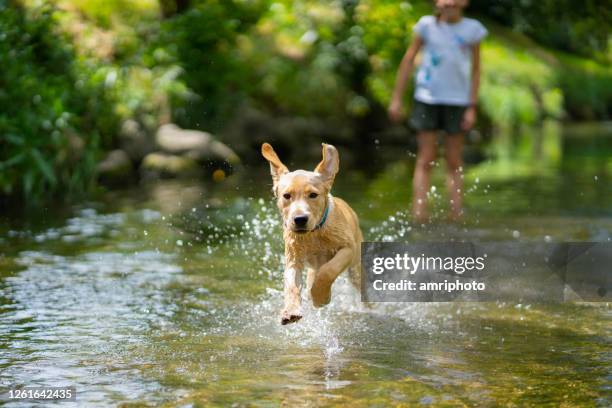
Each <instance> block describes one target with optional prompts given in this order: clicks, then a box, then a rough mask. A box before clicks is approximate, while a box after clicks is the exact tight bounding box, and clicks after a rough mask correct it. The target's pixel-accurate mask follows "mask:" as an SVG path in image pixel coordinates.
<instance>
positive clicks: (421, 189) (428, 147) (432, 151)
mask: <svg viewBox="0 0 612 408" xmlns="http://www.w3.org/2000/svg"><path fill="white" fill-rule="evenodd" d="M417 138H418V141H419V151H418V153H417V160H416V165H415V168H414V178H413V180H412V218H413V219H414V221H416V222H426V221H427V219H428V218H429V214H428V212H427V192H428V191H429V176H430V174H431V168H432V165H433V161H434V160H435V159H436V132H435V131H426V132H419V134H418V135H417Z"/></svg>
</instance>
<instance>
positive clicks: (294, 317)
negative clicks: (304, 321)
mask: <svg viewBox="0 0 612 408" xmlns="http://www.w3.org/2000/svg"><path fill="white" fill-rule="evenodd" d="M301 318H302V310H301V309H300V308H299V307H297V308H285V309H283V311H282V312H281V324H282V325H283V326H284V325H286V324H289V323H295V322H297V321H298V320H300V319H301Z"/></svg>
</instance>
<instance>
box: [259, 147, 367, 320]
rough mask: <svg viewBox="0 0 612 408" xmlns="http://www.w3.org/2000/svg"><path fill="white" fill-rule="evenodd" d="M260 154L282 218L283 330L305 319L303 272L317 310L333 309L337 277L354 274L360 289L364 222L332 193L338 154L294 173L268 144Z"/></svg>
mask: <svg viewBox="0 0 612 408" xmlns="http://www.w3.org/2000/svg"><path fill="white" fill-rule="evenodd" d="M261 154H262V155H263V157H264V158H265V159H266V160H268V162H269V163H270V173H271V174H272V183H273V185H272V190H273V192H274V195H275V197H276V198H277V205H278V208H279V209H280V212H281V214H282V218H283V239H284V241H285V274H284V297H285V303H284V308H283V310H282V312H281V316H280V317H281V324H283V325H285V324H289V323H293V322H297V321H298V320H300V319H301V318H302V305H301V296H300V292H301V289H302V272H303V271H304V270H306V271H307V272H308V273H307V278H306V287H307V289H308V290H310V295H311V298H312V303H313V305H314V306H315V307H321V306H324V305H326V304H328V303H329V302H330V300H331V287H332V284H333V283H334V281H335V280H336V278H337V277H338V275H340V274H341V273H342V272H343V271H345V270H347V269H348V270H349V274H350V279H351V282H352V283H353V285H354V286H355V287H359V285H360V273H361V242H362V241H363V236H362V234H361V230H360V229H359V220H358V218H357V215H356V214H355V212H354V211H353V210H352V209H351V207H349V205H348V204H347V203H346V202H345V201H343V200H341V199H339V198H337V197H332V195H331V193H330V191H331V188H332V185H333V183H334V178H335V177H336V173H338V169H339V158H338V151H337V150H336V148H335V147H334V146H332V145H328V144H325V143H324V144H323V159H322V160H321V162H320V163H319V164H318V166H317V167H316V168H315V169H314V171H306V170H295V171H291V172H290V171H289V169H287V166H285V165H284V164H283V163H282V162H281V161H280V159H279V158H278V155H277V154H276V152H275V151H274V149H273V148H272V146H270V145H269V144H268V143H264V144H263V145H262V146H261Z"/></svg>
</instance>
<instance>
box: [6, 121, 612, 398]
mask: <svg viewBox="0 0 612 408" xmlns="http://www.w3.org/2000/svg"><path fill="white" fill-rule="evenodd" d="M543 134H544V137H543V138H542V140H541V146H543V147H537V146H534V143H533V137H532V135H527V136H526V137H523V138H518V139H517V140H514V141H511V142H509V144H506V145H504V144H503V143H502V144H500V145H497V146H496V147H495V148H496V149H497V150H496V151H494V152H490V155H491V157H495V158H496V159H495V160H492V161H485V162H482V163H480V164H477V165H472V166H469V167H468V170H467V172H466V208H467V216H466V220H465V222H464V223H462V224H458V225H456V224H448V223H446V222H445V221H444V219H445V208H446V205H445V199H444V191H443V190H444V189H443V173H442V169H441V168H440V169H436V174H435V175H434V178H433V180H434V185H436V186H437V189H435V190H432V193H431V203H432V207H433V209H434V215H435V218H436V221H435V222H434V223H433V224H432V225H429V226H426V227H424V228H423V227H418V226H414V225H412V224H411V222H410V220H409V218H408V216H407V213H406V211H407V209H408V202H409V197H410V190H409V180H410V174H411V171H412V170H411V169H412V165H413V164H412V163H413V157H412V156H411V155H410V154H409V153H408V152H406V151H405V150H403V149H399V148H393V149H388V150H385V149H383V148H381V149H380V150H379V151H378V152H374V154H373V156H377V157H379V158H378V159H376V160H378V162H377V163H374V166H373V168H375V169H376V170H370V169H367V170H365V169H363V168H358V167H353V168H352V169H344V168H343V170H341V173H340V175H339V176H338V178H337V179H338V181H337V184H336V186H335V187H334V193H335V194H336V195H338V196H340V197H343V198H345V199H347V201H349V202H350V203H351V205H352V206H353V207H354V208H355V210H356V211H357V213H358V214H359V216H360V218H361V223H362V229H363V231H364V235H365V238H366V240H371V241H372V240H384V241H410V242H414V241H419V240H421V241H422V240H438V241H439V240H466V241H479V242H484V241H513V240H514V241H533V242H542V241H552V242H556V241H587V240H590V241H610V240H611V239H612V183H611V180H612V159H611V158H612V132H611V131H610V127H609V126H607V127H606V126H604V127H597V128H596V131H593V130H592V129H591V128H586V129H580V130H577V131H575V132H569V133H566V134H563V133H560V132H559V131H558V130H557V131H551V132H548V133H547V132H544V133H543ZM551 135H552V136H551ZM341 154H342V151H341ZM268 177H269V176H268V175H267V173H266V168H265V165H264V163H262V166H260V168H257V169H248V171H247V169H242V170H238V172H237V174H236V175H234V176H232V177H229V178H228V179H226V180H225V181H224V182H222V183H212V182H211V183H208V182H204V183H196V182H186V181H159V182H155V183H151V184H148V185H145V186H141V187H138V188H134V189H130V190H114V191H110V192H107V193H102V194H99V195H98V196H97V197H96V199H93V200H92V201H87V202H83V203H79V204H76V205H70V206H59V207H57V208H45V209H38V210H26V211H11V212H8V213H5V214H3V215H2V218H1V220H0V249H1V250H0V387H1V388H6V387H9V386H10V385H13V384H21V385H30V386H32V385H40V386H42V385H48V386H51V385H76V389H77V402H64V403H57V405H58V406H79V407H81V406H87V407H89V406H92V407H97V406H100V407H103V406H124V407H139V406H168V407H198V406H228V405H232V406H278V405H285V406H331V405H334V406H337V405H342V404H346V405H350V406H389V405H393V406H413V405H418V406H420V405H423V406H443V407H447V406H448V407H454V406H517V407H523V406H541V405H547V406H566V407H574V406H575V407H578V406H580V407H582V406H601V407H604V406H610V405H611V404H612V396H611V392H612V388H611V385H610V384H611V379H612V368H611V367H612V366H611V362H612V358H611V354H610V351H611V348H610V345H611V333H612V330H611V329H612V324H611V322H612V313H611V309H610V305H609V304H606V303H589V304H585V303H580V304H576V303H565V304H548V305H542V304H514V303H435V304H425V303H405V304H385V305H378V306H374V307H372V308H365V307H363V306H362V305H361V304H360V302H359V300H358V299H359V298H358V295H357V294H356V293H354V291H353V289H352V288H351V287H350V285H349V284H348V283H347V282H346V280H344V279H341V280H340V281H339V282H337V283H336V284H335V286H334V296H333V300H332V303H331V304H330V305H329V306H327V307H325V308H323V309H317V310H315V309H312V308H311V307H309V306H306V307H305V316H304V318H303V319H302V320H301V321H300V322H299V323H297V324H293V325H289V326H281V325H280V324H279V319H278V312H279V310H280V307H281V303H282V293H281V288H282V258H281V254H282V240H281V230H280V222H279V221H280V219H279V215H278V213H277V210H276V208H275V207H274V203H273V201H272V198H271V193H270V180H269V178H268ZM306 305H308V303H307V302H306ZM1 404H2V402H0V405H1ZM5 404H6V406H11V407H18V406H24V407H25V406H32V405H36V403H33V402H27V403H18V402H8V403H5ZM49 405H53V404H50V403H48V402H47V403H44V404H43V403H40V405H39V406H49Z"/></svg>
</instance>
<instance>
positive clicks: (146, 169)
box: [140, 153, 201, 177]
mask: <svg viewBox="0 0 612 408" xmlns="http://www.w3.org/2000/svg"><path fill="white" fill-rule="evenodd" d="M140 169H141V172H143V173H144V175H145V176H149V177H150V176H158V177H189V176H194V175H198V173H199V171H200V169H201V167H200V166H199V165H198V163H197V162H196V161H195V160H193V159H191V158H189V157H184V156H177V155H171V154H164V153H150V154H148V155H146V156H145V158H144V159H143V160H142V164H141V166H140Z"/></svg>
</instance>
